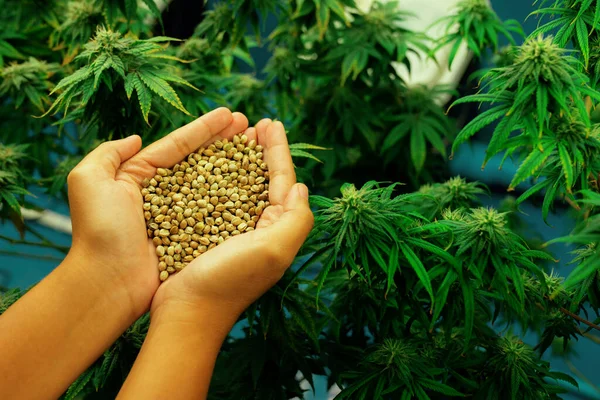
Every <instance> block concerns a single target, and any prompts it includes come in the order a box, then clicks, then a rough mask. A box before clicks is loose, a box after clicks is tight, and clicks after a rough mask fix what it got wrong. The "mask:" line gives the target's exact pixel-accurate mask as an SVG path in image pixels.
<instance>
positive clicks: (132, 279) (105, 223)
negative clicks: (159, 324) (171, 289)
mask: <svg viewBox="0 0 600 400" xmlns="http://www.w3.org/2000/svg"><path fill="white" fill-rule="evenodd" d="M247 125H248V121H247V119H246V117H244V116H243V115H242V114H239V113H234V114H232V113H231V112H230V111H229V110H227V109H217V110H215V111H213V112H211V113H208V114H206V115H205V116H203V117H202V118H199V119H197V120H196V121H194V122H192V123H190V124H188V125H186V126H184V127H182V128H180V129H178V130H176V131H174V132H173V133H171V134H170V135H168V136H166V137H165V138H163V139H161V140H159V141H157V142H156V143H154V144H152V145H150V146H148V147H147V148H145V149H143V150H142V151H140V147H141V140H140V138H139V137H138V136H132V137H129V138H127V139H123V140H120V141H113V142H107V143H104V144H102V145H101V146H99V147H98V148H97V149H96V150H94V151H93V152H91V153H90V154H89V155H88V156H87V157H86V158H85V159H84V160H83V161H82V162H81V163H80V164H79V165H78V166H77V167H76V168H75V169H74V170H73V171H72V172H71V174H70V175H69V179H68V184H69V201H70V206H71V215H72V220H73V246H72V252H73V253H81V254H93V257H92V259H93V261H92V262H94V263H95V264H96V265H97V267H98V268H102V269H103V270H104V271H105V273H106V274H111V275H113V276H112V277H113V278H114V277H118V278H120V281H122V282H123V285H124V287H125V288H126V289H127V290H128V292H129V294H130V297H131V301H132V305H133V306H134V309H136V310H137V311H138V312H143V311H145V310H146V309H147V308H148V306H149V304H150V300H151V299H152V297H153V295H154V294H155V292H156V289H157V288H158V285H159V280H158V272H157V271H158V269H157V264H158V260H157V257H156V254H155V250H154V246H153V245H152V242H151V241H150V240H149V239H148V236H147V235H146V225H145V219H144V211H143V209H142V204H143V199H142V195H141V193H140V188H141V182H142V181H143V179H144V178H147V177H151V176H154V175H155V173H156V169H157V168H159V167H171V166H172V165H173V164H175V163H177V162H179V161H181V160H182V159H183V158H185V157H186V156H187V155H188V154H189V153H190V152H192V151H194V150H195V149H196V148H198V147H200V146H202V145H205V144H207V143H210V142H212V141H215V140H218V139H219V138H224V137H231V136H233V135H234V134H236V133H239V132H241V131H244V130H245V129H246V128H247Z"/></svg>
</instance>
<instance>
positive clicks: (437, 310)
mask: <svg viewBox="0 0 600 400" xmlns="http://www.w3.org/2000/svg"><path fill="white" fill-rule="evenodd" d="M457 278H458V275H457V274H456V272H454V271H452V270H450V271H448V272H447V273H446V277H445V278H444V280H443V281H442V284H441V285H440V287H439V288H438V290H437V292H436V294H435V306H434V307H433V310H434V311H433V318H432V319H431V326H432V327H433V325H434V324H435V323H436V321H437V320H438V318H439V317H440V314H441V313H442V310H443V309H444V306H445V305H446V300H447V299H448V293H449V291H450V288H451V287H452V284H453V283H454V282H455V281H456V279H457Z"/></svg>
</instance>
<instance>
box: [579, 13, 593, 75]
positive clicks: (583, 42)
mask: <svg viewBox="0 0 600 400" xmlns="http://www.w3.org/2000/svg"><path fill="white" fill-rule="evenodd" d="M576 33H577V42H578V43H579V49H580V50H581V54H582V55H583V60H584V64H585V68H586V69H587V67H588V64H589V61H590V43H589V41H588V30H587V25H586V24H585V22H583V20H582V19H578V20H577V22H576Z"/></svg>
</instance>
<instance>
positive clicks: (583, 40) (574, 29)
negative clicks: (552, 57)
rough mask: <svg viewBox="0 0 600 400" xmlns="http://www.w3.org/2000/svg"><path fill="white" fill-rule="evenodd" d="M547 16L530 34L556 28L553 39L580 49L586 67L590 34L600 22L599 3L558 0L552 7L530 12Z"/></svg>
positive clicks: (588, 56)
mask: <svg viewBox="0 0 600 400" xmlns="http://www.w3.org/2000/svg"><path fill="white" fill-rule="evenodd" d="M531 15H540V16H542V17H549V19H550V21H549V22H547V23H545V24H544V25H541V26H539V27H538V28H537V29H536V30H535V31H533V33H532V36H534V35H538V34H548V33H549V32H551V31H554V30H557V29H558V31H557V32H556V35H555V36H554V41H555V42H556V43H557V44H558V45H559V46H560V47H563V48H564V47H567V44H568V43H569V42H571V43H573V45H574V46H575V48H576V49H577V50H579V51H580V53H581V56H582V57H583V66H584V67H585V68H586V69H587V67H588V65H589V62H590V48H591V44H590V34H591V33H592V32H594V30H595V29H596V28H597V26H598V23H600V5H598V4H597V2H595V1H592V0H559V1H556V2H555V3H554V4H553V5H552V7H546V8H540V9H538V10H535V11H534V12H532V13H531Z"/></svg>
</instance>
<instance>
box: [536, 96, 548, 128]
mask: <svg viewBox="0 0 600 400" xmlns="http://www.w3.org/2000/svg"><path fill="white" fill-rule="evenodd" d="M536 106H537V117H538V127H539V132H538V134H539V135H541V134H542V131H543V130H544V126H545V124H546V120H547V119H548V92H547V91H546V87H545V86H543V85H538V87H537V93H536Z"/></svg>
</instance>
